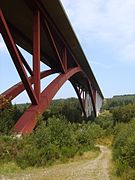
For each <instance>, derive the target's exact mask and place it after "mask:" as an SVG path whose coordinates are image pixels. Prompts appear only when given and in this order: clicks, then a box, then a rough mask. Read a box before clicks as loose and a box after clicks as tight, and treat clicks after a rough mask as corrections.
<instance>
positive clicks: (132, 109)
mask: <svg viewBox="0 0 135 180" xmlns="http://www.w3.org/2000/svg"><path fill="white" fill-rule="evenodd" d="M112 114H113V121H114V124H116V123H118V122H124V123H127V122H129V121H130V120H131V119H132V118H133V117H135V104H134V105H131V104H129V105H125V106H122V107H118V108H115V109H113V110H112Z"/></svg>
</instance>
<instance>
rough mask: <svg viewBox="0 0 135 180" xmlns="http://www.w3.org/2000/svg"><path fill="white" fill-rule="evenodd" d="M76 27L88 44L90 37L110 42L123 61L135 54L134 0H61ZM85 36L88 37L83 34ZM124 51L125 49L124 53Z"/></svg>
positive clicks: (130, 59) (101, 41) (129, 60)
mask: <svg viewBox="0 0 135 180" xmlns="http://www.w3.org/2000/svg"><path fill="white" fill-rule="evenodd" d="M61 1H62V3H63V5H64V6H65V9H66V10H67V13H68V15H69V18H70V20H71V23H72V24H73V26H74V28H75V31H76V32H77V34H78V35H79V37H81V39H82V38H83V40H84V41H86V43H87V44H88V43H89V42H88V41H89V40H90V39H93V43H94V40H97V41H98V42H100V44H102V43H106V44H108V43H109V45H110V47H112V48H114V49H115V50H116V51H117V52H116V54H118V56H120V57H121V59H126V61H125V62H129V63H131V62H133V60H134V55H135V53H134V52H135V49H134V44H135V0H124V1H123V0H107V1H106V0H83V1H82V0H74V1H72V2H71V0H61ZM84 37H87V38H84ZM125 51H126V52H127V53H125Z"/></svg>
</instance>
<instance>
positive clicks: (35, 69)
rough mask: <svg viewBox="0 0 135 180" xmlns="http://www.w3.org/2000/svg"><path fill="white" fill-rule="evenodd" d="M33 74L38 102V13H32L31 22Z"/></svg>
mask: <svg viewBox="0 0 135 180" xmlns="http://www.w3.org/2000/svg"><path fill="white" fill-rule="evenodd" d="M33 72H34V76H33V79H34V91H35V94H36V97H37V100H38V102H39V100H40V12H39V11H38V10H36V11H35V12H34V20H33Z"/></svg>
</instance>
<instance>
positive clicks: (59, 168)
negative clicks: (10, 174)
mask: <svg viewBox="0 0 135 180" xmlns="http://www.w3.org/2000/svg"><path fill="white" fill-rule="evenodd" d="M98 147H100V150H101V153H100V155H99V156H98V157H97V158H96V159H94V160H82V161H78V162H71V163H67V164H59V165H54V166H52V167H49V168H45V169H42V170H39V171H37V172H34V173H30V174H25V175H22V176H23V177H22V176H21V175H20V176H19V177H17V176H16V177H14V178H13V179H18V178H19V179H23V180H26V179H27V180H29V179H30V180H31V179H32V180H37V179H39V180H110V177H109V165H110V162H111V150H110V149H109V148H107V147H106V146H101V145H98ZM5 179H6V178H4V180H5Z"/></svg>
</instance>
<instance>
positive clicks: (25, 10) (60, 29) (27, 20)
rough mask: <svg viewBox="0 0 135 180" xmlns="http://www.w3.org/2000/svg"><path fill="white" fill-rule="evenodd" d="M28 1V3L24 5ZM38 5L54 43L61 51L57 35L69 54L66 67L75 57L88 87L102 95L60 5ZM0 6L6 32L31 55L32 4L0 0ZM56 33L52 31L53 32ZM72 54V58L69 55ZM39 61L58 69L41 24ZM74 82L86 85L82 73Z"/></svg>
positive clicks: (54, 2) (57, 3) (13, 0)
mask: <svg viewBox="0 0 135 180" xmlns="http://www.w3.org/2000/svg"><path fill="white" fill-rule="evenodd" d="M28 2H29V3H28ZM38 2H40V5H41V6H42V8H43V10H44V12H46V13H45V15H47V16H48V17H49V21H50V22H51V23H50V25H51V26H52V27H51V28H52V29H54V30H53V31H52V33H54V34H55V40H56V41H57V46H58V47H59V49H60V50H61V48H62V47H61V42H60V40H59V36H61V37H62V38H63V40H64V43H65V44H66V46H67V47H68V50H69V51H70V52H71V54H70V53H69V55H68V56H69V58H68V64H69V66H70V67H74V65H75V62H74V59H73V56H74V57H75V59H76V61H77V63H78V64H79V65H80V66H81V68H82V69H83V71H84V72H85V73H86V74H87V75H88V77H89V78H90V79H91V84H92V86H93V87H94V88H95V89H97V90H98V91H99V92H100V94H101V96H102V93H101V91H100V88H99V86H98V84H97V82H96V80H95V77H94V75H93V73H92V70H91V68H90V66H89V64H88V62H87V60H86V57H85V55H84V53H83V51H82V49H81V46H80V44H79V42H78V40H77V38H76V36H75V33H74V31H73V29H72V27H71V25H70V23H69V21H68V19H67V17H66V16H65V12H64V11H63V9H62V6H61V4H60V2H59V1H58V0H55V1H53V4H52V2H51V1H48V0H39V1H38ZM0 7H1V8H2V11H3V13H4V16H5V18H6V20H7V22H8V25H9V27H10V31H11V33H12V36H13V38H14V40H15V42H16V44H18V45H19V46H21V47H22V48H24V49H25V50H26V51H28V52H29V53H31V54H32V39H33V34H32V28H33V9H34V1H31V0H29V1H26V0H21V1H16V0H12V1H8V0H1V1H0ZM55 30H56V31H57V33H56V32H54V31H55ZM72 54H73V56H72ZM41 60H42V62H44V63H45V64H47V65H48V66H50V67H55V68H57V69H58V68H59V62H58V59H57V58H56V55H55V53H54V52H53V50H52V47H51V45H50V42H49V40H48V38H47V35H46V34H45V33H44V30H43V26H42V24H41ZM74 81H76V82H77V83H79V84H81V85H83V86H85V88H87V84H86V83H85V82H86V81H85V77H84V76H82V74H78V75H77V76H75V77H74Z"/></svg>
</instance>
